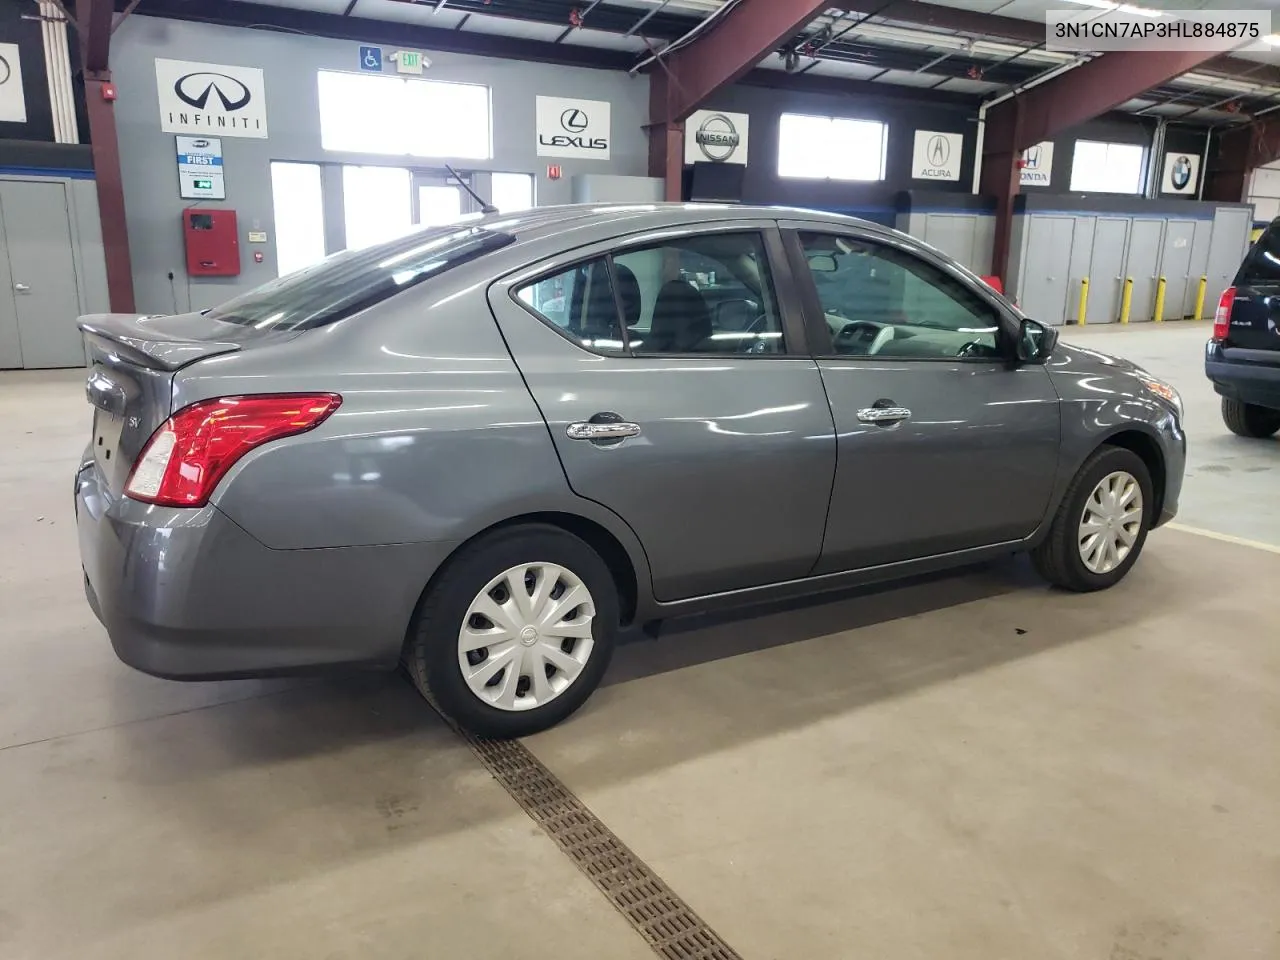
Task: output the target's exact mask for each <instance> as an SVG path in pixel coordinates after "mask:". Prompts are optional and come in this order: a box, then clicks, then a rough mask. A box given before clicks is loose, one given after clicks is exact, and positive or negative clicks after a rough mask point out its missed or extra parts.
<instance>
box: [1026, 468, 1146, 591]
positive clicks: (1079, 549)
mask: <svg viewBox="0 0 1280 960" xmlns="http://www.w3.org/2000/svg"><path fill="white" fill-rule="evenodd" d="M1130 481H1131V482H1130ZM1113 494H1114V496H1115V502H1116V507H1115V509H1114V510H1111V509H1109V507H1108V504H1109V501H1110V497H1111V496H1112V495H1113ZM1135 507H1136V512H1137V515H1136V516H1131V514H1132V513H1133V512H1134V508H1135ZM1154 507H1155V496H1154V491H1153V489H1152V485H1151V473H1150V471H1149V470H1147V465H1146V464H1145V463H1143V462H1142V458H1141V457H1139V456H1138V455H1137V454H1136V453H1134V452H1133V451H1132V450H1126V449H1125V448H1123V447H1112V446H1102V447H1099V448H1098V449H1097V450H1095V451H1094V452H1093V453H1092V454H1091V455H1090V457H1089V459H1087V460H1086V461H1085V462H1084V465H1083V466H1081V467H1080V471H1079V472H1078V473H1077V474H1076V475H1075V478H1074V479H1073V480H1072V481H1071V484H1070V485H1069V486H1068V487H1067V492H1066V493H1065V494H1064V495H1063V497H1062V503H1061V504H1059V506H1058V512H1057V513H1056V514H1055V515H1054V518H1053V522H1052V524H1051V526H1050V528H1049V535H1048V536H1047V537H1045V539H1044V540H1043V541H1042V542H1041V543H1040V545H1039V546H1037V547H1036V548H1035V549H1034V550H1032V551H1031V561H1032V563H1033V564H1034V565H1035V568H1036V570H1037V571H1038V572H1039V573H1040V575H1041V576H1042V577H1044V578H1045V579H1046V580H1048V581H1049V582H1050V583H1052V584H1054V585H1055V586H1059V587H1062V588H1063V589H1066V590H1072V591H1075V592H1077V593H1087V592H1089V591H1093V590H1105V589H1106V588H1107V587H1110V586H1114V585H1115V584H1116V583H1119V582H1120V581H1121V580H1122V579H1124V576H1125V574H1127V573H1128V572H1129V570H1130V568H1131V567H1132V566H1133V565H1134V563H1136V562H1137V560H1138V556H1139V555H1140V554H1141V553H1142V547H1143V544H1145V543H1146V540H1147V531H1148V530H1149V529H1150V528H1151V523H1152V519H1153V510H1154ZM1112 515H1113V521H1112V522H1111V523H1110V524H1108V522H1107V519H1108V518H1109V516H1112ZM1108 545H1109V546H1108ZM1107 549H1110V551H1111V552H1110V554H1108V553H1106V550H1107ZM1098 551H1102V553H1101V559H1099V552H1098Z"/></svg>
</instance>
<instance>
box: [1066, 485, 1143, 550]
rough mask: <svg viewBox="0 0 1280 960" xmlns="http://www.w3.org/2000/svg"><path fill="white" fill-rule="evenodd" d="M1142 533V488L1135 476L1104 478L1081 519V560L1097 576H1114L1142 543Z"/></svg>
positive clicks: (1090, 496)
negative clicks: (1109, 574)
mask: <svg viewBox="0 0 1280 960" xmlns="http://www.w3.org/2000/svg"><path fill="white" fill-rule="evenodd" d="M1141 531H1142V488H1141V487H1140V486H1139V485H1138V481H1137V479H1136V478H1135V477H1134V476H1133V474H1131V473H1126V472H1125V471H1123V470H1117V471H1116V472H1115V473H1109V474H1107V475H1106V476H1105V477H1103V478H1102V479H1101V480H1100V481H1099V482H1098V485H1097V486H1096V487H1094V488H1093V493H1091V494H1089V499H1088V500H1086V501H1085V504H1084V512H1083V513H1082V514H1081V515H1080V531H1079V537H1078V540H1077V542H1078V544H1079V547H1080V559H1081V560H1083V561H1084V565H1085V566H1086V567H1088V568H1089V570H1090V571H1092V572H1093V573H1110V572H1111V571H1112V570H1114V569H1115V568H1116V567H1118V566H1119V565H1120V564H1122V563H1124V559H1125V557H1127V556H1129V552H1130V551H1131V550H1132V549H1133V545H1134V544H1135V543H1137V542H1138V534H1139V533H1140V532H1141Z"/></svg>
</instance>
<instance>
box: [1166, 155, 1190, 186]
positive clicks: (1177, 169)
mask: <svg viewBox="0 0 1280 960" xmlns="http://www.w3.org/2000/svg"><path fill="white" fill-rule="evenodd" d="M1169 180H1170V181H1171V182H1172V183H1173V189H1175V190H1185V189H1186V188H1187V184H1189V183H1190V182H1191V158H1190V157H1179V158H1178V159H1177V160H1175V161H1173V169H1172V170H1170V171H1169Z"/></svg>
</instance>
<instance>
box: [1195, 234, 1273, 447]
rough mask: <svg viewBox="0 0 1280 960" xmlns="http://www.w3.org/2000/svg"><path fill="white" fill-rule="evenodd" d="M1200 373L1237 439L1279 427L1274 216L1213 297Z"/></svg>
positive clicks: (1267, 432)
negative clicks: (1210, 332)
mask: <svg viewBox="0 0 1280 960" xmlns="http://www.w3.org/2000/svg"><path fill="white" fill-rule="evenodd" d="M1204 372H1205V374H1206V375H1207V376H1208V377H1209V379H1210V380H1212V381H1213V388H1214V389H1215V390H1217V391H1218V393H1220V394H1222V419H1223V421H1224V422H1225V423H1226V425H1227V427H1228V428H1230V430H1231V432H1232V433H1237V434H1239V435H1240V436H1242V437H1269V436H1271V435H1272V434H1274V433H1275V432H1276V431H1277V430H1280V219H1277V220H1274V221H1272V223H1271V225H1270V226H1269V227H1267V229H1266V230H1264V231H1263V233H1262V236H1260V237H1259V238H1258V240H1257V242H1256V243H1255V244H1254V245H1253V246H1252V247H1251V248H1250V250H1249V252H1248V253H1247V254H1246V255H1245V258H1244V263H1242V264H1241V265H1240V270H1239V272H1237V273H1236V278H1235V281H1234V282H1233V284H1232V285H1231V286H1230V287H1227V289H1226V290H1224V291H1223V293H1222V299H1220V300H1219V301H1218V312H1217V313H1216V314H1215V315H1214V318H1213V339H1212V340H1210V341H1209V344H1208V346H1207V347H1206V348H1205V356H1204Z"/></svg>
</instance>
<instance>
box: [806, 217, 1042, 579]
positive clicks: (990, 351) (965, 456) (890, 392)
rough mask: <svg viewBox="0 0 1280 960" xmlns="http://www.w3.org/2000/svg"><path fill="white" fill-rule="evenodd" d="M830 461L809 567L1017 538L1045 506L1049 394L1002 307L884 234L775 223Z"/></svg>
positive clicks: (939, 262)
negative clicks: (815, 371) (815, 372)
mask: <svg viewBox="0 0 1280 960" xmlns="http://www.w3.org/2000/svg"><path fill="white" fill-rule="evenodd" d="M783 227H784V229H785V241H786V244H787V247H788V251H789V253H790V254H791V257H792V265H793V273H794V274H795V275H796V277H797V280H798V282H799V283H800V284H801V286H802V288H803V290H804V293H803V299H804V302H805V307H806V314H807V317H808V324H809V326H808V332H809V341H810V344H811V346H812V347H813V350H814V353H815V356H817V357H818V366H819V369H820V370H821V372H822V378H823V382H824V384H825V386H826V390H827V396H828V398H829V399H830V402H831V410H832V414H833V417H834V419H835V424H836V434H837V438H838V466H837V469H836V480H835V486H834V488H833V491H832V501H831V511H830V517H829V520H828V523H827V531H826V538H825V542H824V546H823V551H822V557H821V559H820V561H819V564H818V567H817V568H816V572H820V573H827V572H832V571H836V570H845V569H854V568H861V567H867V566H874V565H877V564H883V563H893V562H896V561H902V560H910V559H915V558H920V557H926V556H933V555H937V554H942V553H948V552H951V551H956V550H964V549H967V548H972V547H980V546H985V545H989V544H997V543H1002V542H1006V541H1013V540H1018V539H1021V538H1023V537H1025V536H1027V535H1029V534H1030V533H1031V532H1032V531H1034V530H1035V528H1036V527H1037V526H1038V525H1039V523H1040V522H1041V520H1042V519H1043V517H1044V514H1045V511H1046V510H1047V508H1048V503H1049V497H1050V495H1051V490H1052V486H1053V480H1054V475H1055V472H1056V469H1057V460H1058V438H1059V404H1058V397H1057V393H1056V392H1055V390H1054V388H1053V385H1052V383H1051V382H1050V379H1049V376H1048V373H1047V372H1046V371H1045V369H1044V367H1043V366H1041V365H1035V364H1018V363H1016V362H1014V361H1013V359H1012V357H1013V351H1012V347H1011V341H1012V337H1013V334H1014V332H1015V331H1014V327H1013V321H1012V318H1011V315H1010V314H1008V313H1007V312H1006V311H1005V310H1002V309H1001V308H1000V307H999V306H998V305H997V304H996V302H995V301H994V300H993V299H992V298H991V296H990V295H989V294H987V293H986V292H984V291H983V290H982V289H981V287H980V285H979V284H977V283H975V282H974V281H972V280H971V279H969V278H968V277H966V276H965V275H964V274H963V273H962V272H960V271H959V270H957V269H956V268H954V267H953V266H951V265H950V264H949V263H948V262H947V261H946V259H945V258H943V257H942V256H941V255H939V254H936V253H935V252H932V251H929V250H927V249H924V248H921V247H918V246H916V245H915V244H912V243H911V242H910V241H908V240H906V239H905V238H901V237H898V236H895V235H892V234H888V233H884V234H877V233H871V232H869V231H867V232H861V231H857V230H855V229H849V230H843V231H842V230H839V229H831V228H829V227H827V226H826V225H822V224H812V223H804V222H794V223H784V224H783Z"/></svg>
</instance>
